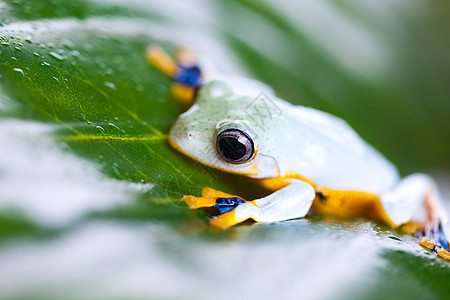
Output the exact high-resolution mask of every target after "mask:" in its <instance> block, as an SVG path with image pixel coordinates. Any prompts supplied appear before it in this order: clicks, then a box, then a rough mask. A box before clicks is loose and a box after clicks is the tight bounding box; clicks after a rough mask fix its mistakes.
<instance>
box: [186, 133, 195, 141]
mask: <svg viewBox="0 0 450 300" xmlns="http://www.w3.org/2000/svg"><path fill="white" fill-rule="evenodd" d="M187 137H188V139H190V140H192V139H193V138H194V135H193V134H192V132H189V133H188V135H187Z"/></svg>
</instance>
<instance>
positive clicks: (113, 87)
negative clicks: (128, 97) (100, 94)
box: [103, 81, 116, 90]
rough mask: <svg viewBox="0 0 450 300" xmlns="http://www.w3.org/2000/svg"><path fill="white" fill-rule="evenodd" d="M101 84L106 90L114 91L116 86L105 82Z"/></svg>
mask: <svg viewBox="0 0 450 300" xmlns="http://www.w3.org/2000/svg"><path fill="white" fill-rule="evenodd" d="M103 84H104V85H105V86H106V87H107V88H110V89H112V90H115V89H116V85H115V84H114V83H112V82H109V81H105V82H104V83H103Z"/></svg>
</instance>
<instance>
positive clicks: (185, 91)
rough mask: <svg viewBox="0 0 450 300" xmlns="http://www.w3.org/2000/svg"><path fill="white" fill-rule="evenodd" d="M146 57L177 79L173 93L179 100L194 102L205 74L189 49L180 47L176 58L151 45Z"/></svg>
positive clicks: (173, 86)
mask: <svg viewBox="0 0 450 300" xmlns="http://www.w3.org/2000/svg"><path fill="white" fill-rule="evenodd" d="M146 58H147V60H148V61H149V62H150V63H151V64H152V65H154V66H156V67H157V68H158V69H160V70H161V71H163V72H164V73H165V74H167V75H168V76H170V77H172V78H173V79H174V80H175V83H174V84H173V85H172V93H173V95H174V96H175V98H176V99H177V100H178V101H180V102H182V103H185V104H190V103H192V101H193V100H194V97H195V92H196V90H197V88H198V87H199V86H200V83H201V80H202V76H203V74H202V71H201V70H200V67H199V66H198V65H197V63H196V60H195V58H194V56H193V55H192V53H191V52H190V51H189V50H187V49H184V48H180V49H178V50H177V53H176V60H174V59H172V58H171V57H170V56H169V55H168V54H167V53H166V52H164V50H163V49H162V48H161V47H160V46H158V45H151V46H149V47H148V48H147V50H146Z"/></svg>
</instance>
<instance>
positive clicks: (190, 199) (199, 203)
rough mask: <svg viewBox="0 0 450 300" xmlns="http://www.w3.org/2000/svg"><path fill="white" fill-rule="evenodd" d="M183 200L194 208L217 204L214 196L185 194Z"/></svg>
mask: <svg viewBox="0 0 450 300" xmlns="http://www.w3.org/2000/svg"><path fill="white" fill-rule="evenodd" d="M183 201H184V202H185V203H186V204H187V205H188V206H189V207H190V208H192V209H197V208H202V207H211V206H214V205H216V198H213V197H195V196H191V195H185V196H183Z"/></svg>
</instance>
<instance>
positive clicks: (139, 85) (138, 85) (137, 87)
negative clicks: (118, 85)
mask: <svg viewBox="0 0 450 300" xmlns="http://www.w3.org/2000/svg"><path fill="white" fill-rule="evenodd" d="M143 90H144V85H143V84H141V83H138V84H136V91H138V92H142V91H143Z"/></svg>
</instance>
